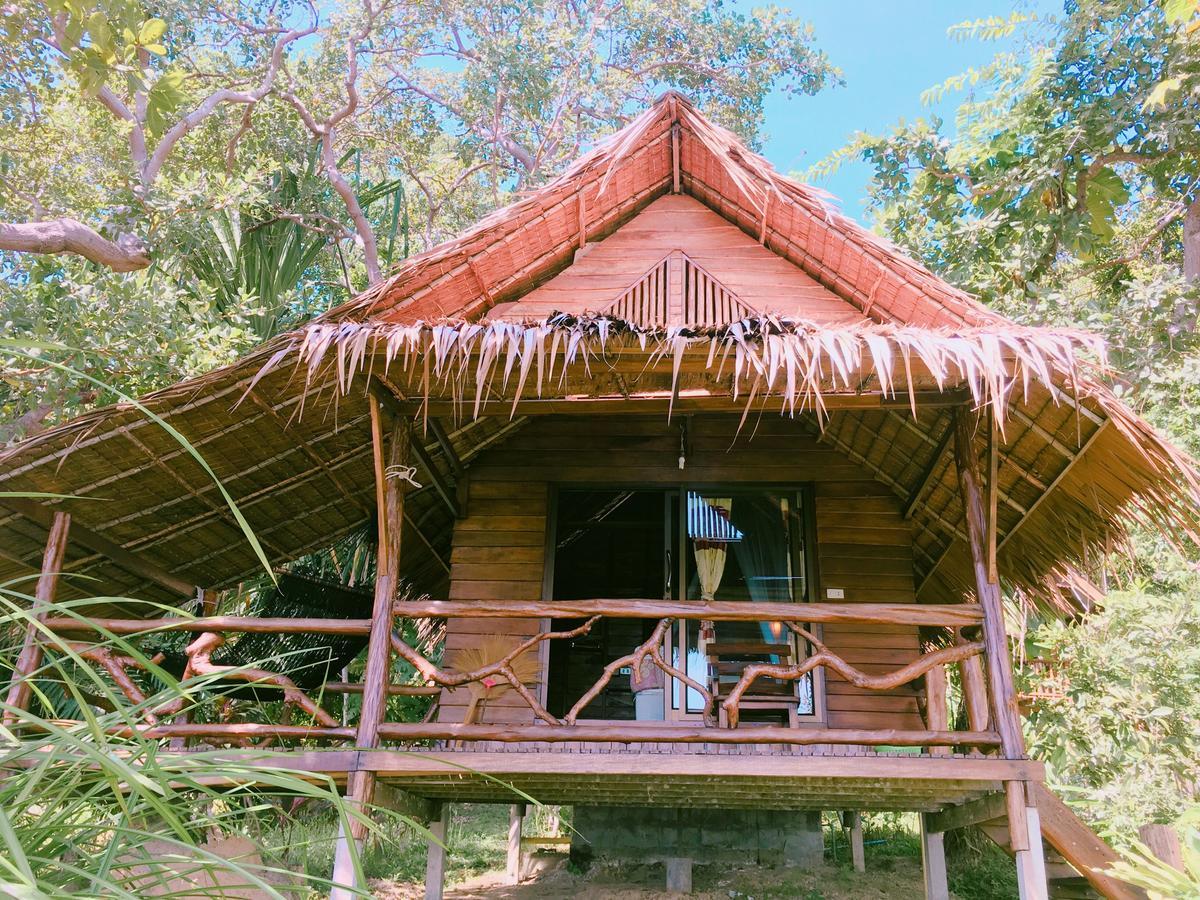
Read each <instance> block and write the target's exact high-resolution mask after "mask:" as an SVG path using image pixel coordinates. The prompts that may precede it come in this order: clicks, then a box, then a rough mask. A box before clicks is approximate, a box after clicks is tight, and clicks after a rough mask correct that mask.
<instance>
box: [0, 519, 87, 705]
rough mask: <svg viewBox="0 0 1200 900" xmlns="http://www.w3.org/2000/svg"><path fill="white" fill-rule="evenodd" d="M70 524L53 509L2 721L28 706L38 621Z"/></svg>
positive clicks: (38, 653)
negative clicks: (29, 620)
mask: <svg viewBox="0 0 1200 900" xmlns="http://www.w3.org/2000/svg"><path fill="white" fill-rule="evenodd" d="M70 528H71V516H70V515H69V514H68V513H65V512H56V513H54V518H53V522H52V523H51V525H50V533H49V535H47V537H46V548H45V551H44V552H43V554H42V569H41V574H40V575H39V576H38V580H37V585H36V587H35V588H34V592H33V608H32V609H31V610H30V611H29V613H30V616H32V621H31V622H29V624H28V625H26V627H25V638H24V641H23V642H22V644H21V652H20V654H19V655H18V656H17V661H16V664H15V665H14V666H13V673H12V674H13V679H12V684H11V686H10V687H9V689H8V697H7V699H6V701H5V702H6V704H7V707H8V708H7V709H5V711H4V717H3V722H4V724H5V725H6V726H7V725H12V724H13V723H14V722H15V721H16V719H17V715H18V714H17V710H24V709H27V708H28V707H29V700H30V697H32V696H33V685H32V683H31V679H32V678H33V676H34V675H35V674H36V672H37V670H38V669H39V668H40V667H41V665H42V656H43V650H42V647H43V644H42V637H43V636H42V633H41V628H40V627H39V623H44V622H45V620H46V614H47V612H48V611H49V607H50V605H51V604H52V603H53V602H54V595H55V592H56V591H57V590H58V576H59V574H60V573H61V572H62V567H63V561H64V559H65V558H66V555H67V532H68V531H70Z"/></svg>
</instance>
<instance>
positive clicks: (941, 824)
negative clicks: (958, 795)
mask: <svg viewBox="0 0 1200 900" xmlns="http://www.w3.org/2000/svg"><path fill="white" fill-rule="evenodd" d="M1006 810H1007V805H1006V801H1005V799H1004V794H1003V793H1002V792H1000V791H996V792H995V793H991V794H988V795H987V796H985V797H980V798H979V799H978V800H970V801H968V802H966V803H962V804H960V805H958V806H951V807H948V808H946V809H943V810H942V811H941V812H935V813H930V815H929V817H928V820H927V824H928V828H929V830H930V831H932V832H943V831H953V830H954V829H955V828H966V827H967V826H968V825H978V824H979V823H981V822H990V821H991V820H992V819H1002V818H1004V816H1005V814H1006Z"/></svg>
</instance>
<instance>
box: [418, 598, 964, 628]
mask: <svg viewBox="0 0 1200 900" xmlns="http://www.w3.org/2000/svg"><path fill="white" fill-rule="evenodd" d="M395 614H396V616H399V617H403V618H409V619H426V618H447V619H451V618H479V619H529V618H546V619H588V618H591V617H592V616H609V617H613V618H624V619H666V618H672V619H692V620H695V619H710V620H712V621H716V622H771V621H787V620H796V619H799V620H801V621H804V622H809V623H812V624H828V623H833V622H846V623H852V622H853V623H860V624H875V625H926V626H930V627H946V628H968V627H971V626H975V625H979V624H981V623H982V621H983V615H982V613H981V612H980V609H979V605H978V604H976V603H958V604H930V605H919V604H916V603H739V602H735V601H712V602H709V603H701V602H688V601H682V602H679V601H671V600H401V601H399V602H397V603H396V604H395Z"/></svg>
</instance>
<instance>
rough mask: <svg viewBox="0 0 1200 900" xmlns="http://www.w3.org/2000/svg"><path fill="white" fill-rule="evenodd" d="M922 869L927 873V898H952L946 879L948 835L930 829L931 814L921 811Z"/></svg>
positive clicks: (926, 899)
mask: <svg viewBox="0 0 1200 900" xmlns="http://www.w3.org/2000/svg"><path fill="white" fill-rule="evenodd" d="M921 869H922V871H923V872H924V875H925V900H950V885H949V883H948V881H947V880H946V836H945V835H944V834H942V833H941V832H940V831H930V830H929V814H928V813H921Z"/></svg>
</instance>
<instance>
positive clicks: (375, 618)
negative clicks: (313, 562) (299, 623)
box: [331, 393, 441, 897]
mask: <svg viewBox="0 0 1200 900" xmlns="http://www.w3.org/2000/svg"><path fill="white" fill-rule="evenodd" d="M368 402H369V403H370V411H371V443H372V455H373V457H374V462H375V504H376V516H377V518H378V533H379V549H378V551H377V552H376V557H375V559H376V562H375V602H374V605H373V607H372V611H371V631H370V637H369V638H368V642H367V667H366V672H365V674H364V676H363V702H362V711H361V713H359V718H358V732H357V738H356V741H355V743H356V745H357V746H358V747H359V748H360V749H370V748H372V747H376V746H378V744H379V726H380V724H381V723H382V722H383V718H384V713H385V712H386V710H387V698H388V681H389V675H390V669H391V643H392V617H393V609H394V606H395V600H396V583H397V580H398V579H399V575H400V536H401V534H402V532H403V530H404V529H403V522H404V493H403V489H402V488H401V487H400V479H398V478H392V477H389V474H388V473H389V471H391V470H392V469H393V468H394V467H400V466H405V465H407V463H408V450H409V429H408V423H407V422H406V421H403V420H401V419H400V418H399V417H398V416H393V417H392V423H391V428H390V429H389V431H390V440H389V441H387V442H386V443H387V446H385V439H384V411H383V407H382V405H381V403H380V400H379V398H378V397H377V396H376V395H375V394H374V393H372V394H371V395H370V397H369V400H368ZM374 794H375V773H374V772H371V771H366V770H357V771H352V772H350V773H349V775H348V776H347V782H346V796H347V798H348V799H349V800H350V802H351V803H352V804H353V805H354V806H355V807H356V808H357V809H359V810H365V809H366V807H368V806H369V805H370V804H371V801H372V799H373V797H374ZM350 837H351V839H352V840H354V842H355V843H356V844H358V846H359V847H360V848H361V847H362V841H363V838H364V837H366V825H365V824H364V823H363V822H362V821H360V820H358V819H355V820H354V821H352V822H351V823H350ZM339 849H343V848H339ZM344 849H345V850H346V851H347V852H348V850H349V848H348V847H345V848H344ZM335 868H336V860H335ZM331 896H335V897H336V892H335V894H331ZM438 896H441V894H440V893H439V894H438Z"/></svg>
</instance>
